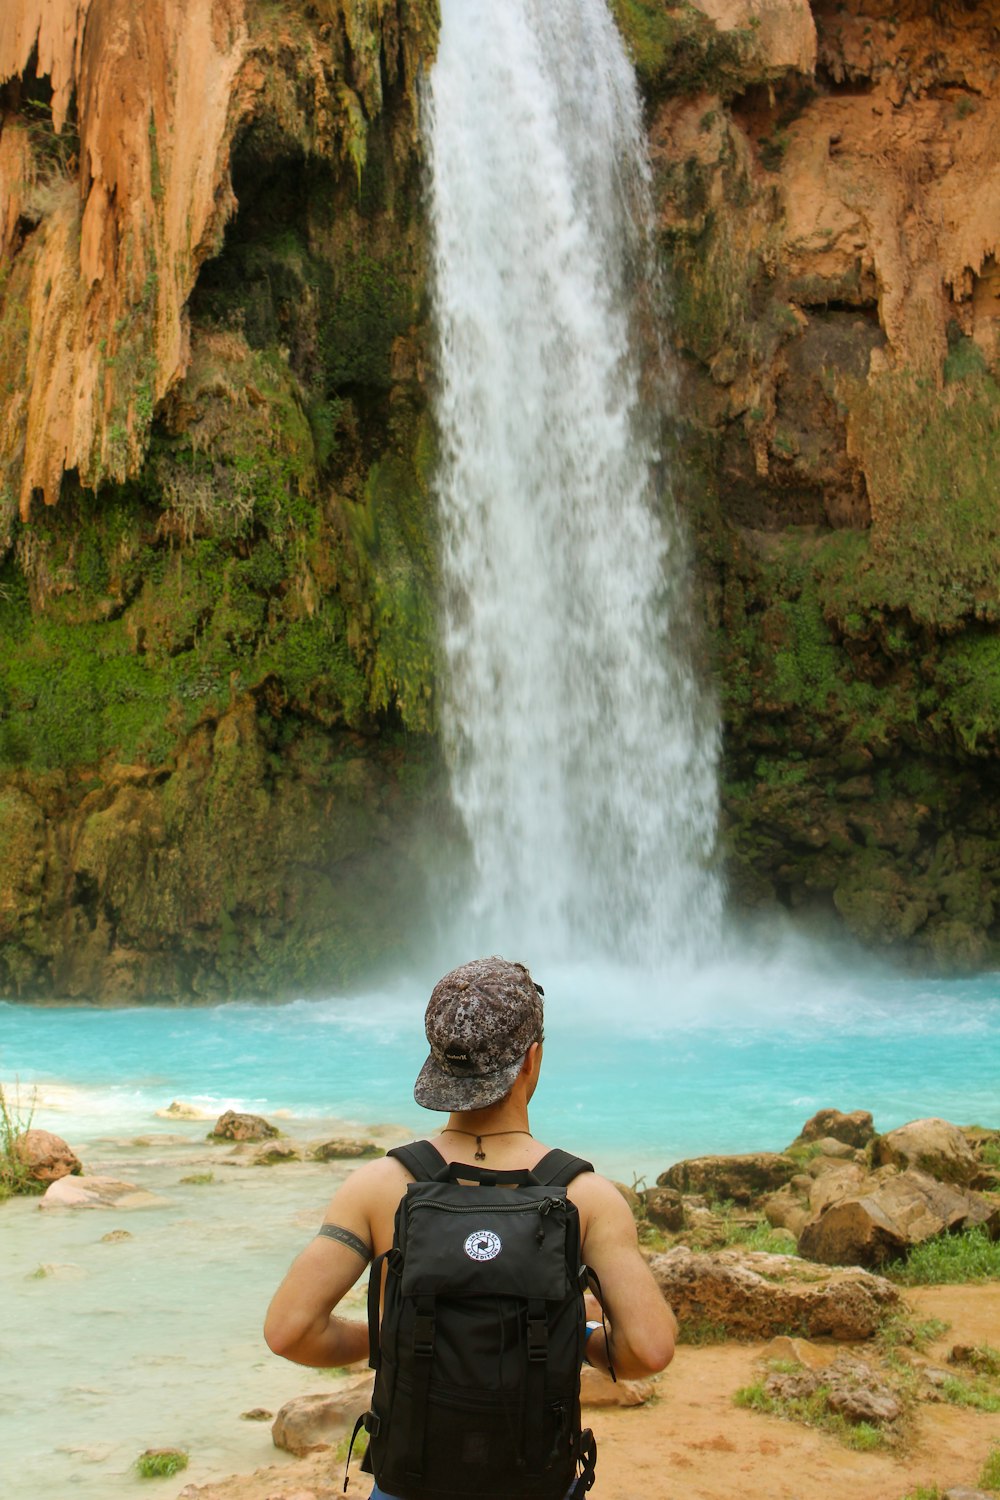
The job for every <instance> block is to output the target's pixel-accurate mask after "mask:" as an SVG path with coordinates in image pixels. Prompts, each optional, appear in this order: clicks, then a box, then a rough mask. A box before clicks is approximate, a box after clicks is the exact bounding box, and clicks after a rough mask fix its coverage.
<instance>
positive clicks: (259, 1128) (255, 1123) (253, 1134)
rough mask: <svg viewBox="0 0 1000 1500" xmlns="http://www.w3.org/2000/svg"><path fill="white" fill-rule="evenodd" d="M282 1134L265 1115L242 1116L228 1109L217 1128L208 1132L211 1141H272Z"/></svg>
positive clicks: (216, 1124)
mask: <svg viewBox="0 0 1000 1500" xmlns="http://www.w3.org/2000/svg"><path fill="white" fill-rule="evenodd" d="M279 1133H280V1132H279V1131H278V1127H277V1126H276V1125H272V1124H271V1123H270V1121H269V1120H265V1119H264V1117H263V1115H247V1114H240V1113H238V1112H237V1111H236V1110H235V1109H227V1110H226V1112H225V1114H222V1115H220V1116H219V1118H218V1119H217V1120H216V1122H215V1128H214V1129H213V1130H210V1131H209V1132H208V1139H209V1140H210V1141H270V1140H273V1139H274V1138H275V1137H276V1136H277V1135H278V1134H279Z"/></svg>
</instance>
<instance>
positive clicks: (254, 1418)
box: [240, 1406, 274, 1422]
mask: <svg viewBox="0 0 1000 1500" xmlns="http://www.w3.org/2000/svg"><path fill="white" fill-rule="evenodd" d="M240 1421H241V1422H273V1421H274V1412H273V1411H268V1409H267V1407H266V1406H251V1408H250V1410H249V1411H241V1412H240Z"/></svg>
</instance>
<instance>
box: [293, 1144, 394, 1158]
mask: <svg viewBox="0 0 1000 1500" xmlns="http://www.w3.org/2000/svg"><path fill="white" fill-rule="evenodd" d="M384 1154H385V1153H384V1152H383V1150H382V1147H381V1146H377V1145H376V1144H375V1142H374V1141H349V1140H340V1139H338V1140H333V1141H321V1142H320V1144H319V1145H318V1146H313V1148H312V1150H311V1151H310V1153H309V1155H310V1156H311V1157H312V1159H313V1161H353V1160H354V1159H355V1158H357V1157H361V1156H383V1155H384Z"/></svg>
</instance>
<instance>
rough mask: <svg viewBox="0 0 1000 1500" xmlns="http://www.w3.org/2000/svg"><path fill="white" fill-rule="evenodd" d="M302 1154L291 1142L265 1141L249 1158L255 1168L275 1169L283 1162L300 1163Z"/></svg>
mask: <svg viewBox="0 0 1000 1500" xmlns="http://www.w3.org/2000/svg"><path fill="white" fill-rule="evenodd" d="M301 1160H302V1152H301V1150H300V1149H299V1147H298V1146H296V1145H295V1143H294V1142H293V1141H265V1143H264V1144H263V1145H262V1146H258V1147H257V1149H256V1151H255V1152H254V1153H253V1156H252V1157H251V1162H252V1164H253V1165H254V1166H255V1167H277V1166H280V1164H281V1163H282V1162H283V1161H301Z"/></svg>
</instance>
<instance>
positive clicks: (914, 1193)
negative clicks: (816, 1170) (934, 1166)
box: [799, 1172, 1000, 1266]
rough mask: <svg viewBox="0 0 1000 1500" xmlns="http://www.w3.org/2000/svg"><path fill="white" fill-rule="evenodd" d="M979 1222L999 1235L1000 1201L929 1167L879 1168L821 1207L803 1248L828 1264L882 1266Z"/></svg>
mask: <svg viewBox="0 0 1000 1500" xmlns="http://www.w3.org/2000/svg"><path fill="white" fill-rule="evenodd" d="M974 1224H982V1225H983V1226H984V1228H985V1229H986V1230H987V1232H988V1233H989V1235H990V1236H991V1237H992V1238H994V1239H996V1238H1000V1206H998V1205H996V1204H993V1203H990V1202H989V1201H988V1200H987V1199H985V1198H981V1197H980V1196H979V1195H978V1194H976V1193H968V1192H965V1191H964V1190H963V1189H961V1188H956V1187H952V1186H950V1185H949V1184H948V1183H944V1182H938V1181H937V1180H936V1179H935V1178H933V1177H928V1176H927V1174H926V1173H925V1172H901V1173H898V1174H891V1175H886V1174H884V1173H878V1174H876V1175H874V1176H873V1177H870V1178H868V1179H866V1181H865V1182H864V1183H862V1184H861V1189H860V1191H858V1192H856V1193H853V1194H847V1195H846V1196H844V1197H842V1198H840V1199H839V1200H837V1201H833V1202H829V1203H828V1205H827V1206H826V1207H825V1208H823V1209H822V1210H821V1211H819V1212H817V1213H816V1215H815V1217H813V1218H811V1219H810V1220H809V1221H808V1222H807V1223H806V1224H805V1225H804V1226H803V1229H802V1232H801V1234H800V1235H799V1252H800V1254H802V1255H804V1256H807V1257H808V1259H810V1260H814V1261H820V1262H822V1263H823V1264H824V1265H828V1266H879V1265H882V1264H884V1262H885V1261H887V1260H895V1259H898V1258H899V1257H900V1256H903V1255H905V1254H906V1252H907V1250H909V1249H910V1248H911V1247H912V1246H913V1245H919V1244H921V1243H922V1242H923V1241H924V1240H928V1239H932V1238H933V1237H934V1236H935V1235H937V1234H945V1233H948V1232H953V1231H956V1230H960V1229H967V1228H971V1227H972V1226H973V1225H974Z"/></svg>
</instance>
